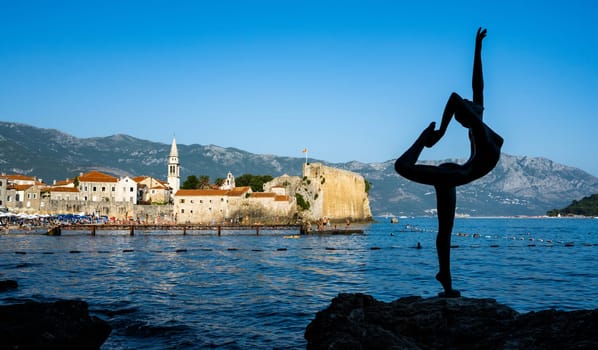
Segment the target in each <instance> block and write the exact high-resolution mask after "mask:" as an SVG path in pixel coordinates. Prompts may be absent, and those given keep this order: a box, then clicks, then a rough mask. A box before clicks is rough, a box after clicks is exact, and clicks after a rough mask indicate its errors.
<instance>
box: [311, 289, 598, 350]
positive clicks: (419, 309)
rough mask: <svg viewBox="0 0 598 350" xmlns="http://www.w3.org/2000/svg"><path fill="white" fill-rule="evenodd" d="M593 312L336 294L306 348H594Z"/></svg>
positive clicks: (597, 345)
mask: <svg viewBox="0 0 598 350" xmlns="http://www.w3.org/2000/svg"><path fill="white" fill-rule="evenodd" d="M596 329H598V309H595V310H578V311H568V312H566V311H558V310H553V309H550V310H543V311H539V312H529V313H525V314H520V313H518V312H517V311H515V310H513V309H511V308H510V307H508V306H505V305H502V304H499V303H497V302H496V300H494V299H474V298H454V299H445V298H437V297H434V298H428V299H424V298H422V297H419V296H412V297H405V298H400V299H397V300H396V301H393V302H390V303H386V302H381V301H378V300H376V299H374V298H373V297H372V296H369V295H365V294H339V295H338V296H337V297H336V298H334V299H333V300H332V302H331V304H330V306H328V307H327V308H326V309H324V310H322V311H320V312H318V313H317V314H316V317H315V319H314V320H313V321H312V322H311V323H310V324H309V325H308V326H307V329H306V331H305V339H306V340H307V349H328V350H333V349H555V350H557V349H558V350H562V349H598V332H597V331H596Z"/></svg>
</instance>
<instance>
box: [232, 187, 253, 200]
mask: <svg viewBox="0 0 598 350" xmlns="http://www.w3.org/2000/svg"><path fill="white" fill-rule="evenodd" d="M250 190H251V187H250V186H240V187H235V188H233V189H232V190H230V191H228V195H229V196H231V197H238V196H242V195H244V194H245V193H247V192H249V191H250Z"/></svg>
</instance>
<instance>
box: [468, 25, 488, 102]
mask: <svg viewBox="0 0 598 350" xmlns="http://www.w3.org/2000/svg"><path fill="white" fill-rule="evenodd" d="M486 33H487V30H486V29H482V28H481V27H480V28H478V32H477V34H476V36H475V52H474V56H473V76H472V78H471V88H472V89H473V102H474V103H475V104H477V105H480V106H481V107H484V75H483V73H482V40H484V38H485V37H486Z"/></svg>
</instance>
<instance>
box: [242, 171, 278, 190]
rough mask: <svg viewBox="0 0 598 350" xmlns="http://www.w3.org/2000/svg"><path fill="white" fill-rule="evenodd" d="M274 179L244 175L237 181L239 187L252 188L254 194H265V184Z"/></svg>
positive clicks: (268, 176) (264, 176)
mask: <svg viewBox="0 0 598 350" xmlns="http://www.w3.org/2000/svg"><path fill="white" fill-rule="evenodd" d="M272 179H273V177H272V176H270V175H252V174H243V175H241V176H239V177H237V178H236V179H235V184H236V185H237V186H251V190H252V191H253V192H264V184H265V183H266V182H268V181H272Z"/></svg>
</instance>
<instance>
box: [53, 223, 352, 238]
mask: <svg viewBox="0 0 598 350" xmlns="http://www.w3.org/2000/svg"><path fill="white" fill-rule="evenodd" d="M62 231H84V232H85V231H86V232H89V233H90V234H91V235H92V236H95V235H96V232H97V231H125V232H128V234H129V235H130V236H134V235H135V232H136V231H140V232H150V231H154V232H155V231H165V232H172V231H176V232H181V233H182V234H183V235H186V234H187V233H188V232H193V231H207V232H213V233H215V234H217V235H218V236H220V235H221V234H222V232H223V231H254V232H255V234H256V235H259V234H260V231H287V232H288V231H296V232H297V233H300V234H310V235H317V234H355V233H363V230H361V229H355V228H350V229H349V228H345V229H342V228H341V229H332V230H323V231H317V230H316V231H307V230H305V229H304V228H303V227H302V226H301V225H300V224H295V225H290V224H285V225H258V224H254V225H182V224H178V225H174V224H137V223H135V224H69V225H61V226H55V227H53V228H51V229H49V230H48V234H49V235H60V234H61V233H62Z"/></svg>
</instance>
